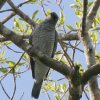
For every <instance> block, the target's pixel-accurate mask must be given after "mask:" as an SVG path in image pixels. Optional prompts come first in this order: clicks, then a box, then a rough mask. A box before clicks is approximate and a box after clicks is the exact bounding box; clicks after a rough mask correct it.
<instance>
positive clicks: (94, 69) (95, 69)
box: [82, 63, 100, 85]
mask: <svg viewBox="0 0 100 100" xmlns="http://www.w3.org/2000/svg"><path fill="white" fill-rule="evenodd" d="M98 74H100V63H98V64H95V65H93V66H91V67H90V68H89V69H88V70H87V71H86V72H85V73H84V74H83V76H82V84H84V85H85V84H86V83H87V82H88V81H89V80H90V79H91V78H92V77H93V76H95V75H98Z"/></svg>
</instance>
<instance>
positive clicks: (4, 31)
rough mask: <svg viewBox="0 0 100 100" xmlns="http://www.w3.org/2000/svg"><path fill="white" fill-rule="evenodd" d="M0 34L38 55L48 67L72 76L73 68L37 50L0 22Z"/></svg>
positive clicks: (30, 53) (28, 51) (33, 54)
mask: <svg viewBox="0 0 100 100" xmlns="http://www.w3.org/2000/svg"><path fill="white" fill-rule="evenodd" d="M0 34H1V35H3V36H4V37H6V38H7V39H9V40H11V41H12V42H13V43H15V44H16V45H17V46H18V47H19V48H21V49H23V50H24V51H25V52H27V53H28V54H29V55H30V56H34V57H38V59H39V60H40V61H41V62H42V63H44V64H46V65H47V66H48V67H50V68H53V69H54V70H56V71H58V72H60V73H61V74H63V75H65V76H68V77H71V74H72V72H73V70H72V69H71V68H70V67H69V66H67V65H66V64H63V63H62V62H58V61H57V60H54V59H52V58H49V57H48V56H46V55H44V54H43V53H42V52H40V51H38V50H36V49H35V48H34V47H32V46H31V45H30V44H29V43H27V42H26V41H25V40H23V39H22V37H20V36H18V35H16V34H15V33H14V32H13V31H10V30H9V29H8V28H6V27H5V26H4V25H2V23H0Z"/></svg>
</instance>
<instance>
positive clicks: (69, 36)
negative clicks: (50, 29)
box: [58, 33, 79, 41]
mask: <svg viewBox="0 0 100 100" xmlns="http://www.w3.org/2000/svg"><path fill="white" fill-rule="evenodd" d="M58 39H59V40H64V41H66V40H79V37H78V34H77V33H74V34H64V33H59V34H58Z"/></svg>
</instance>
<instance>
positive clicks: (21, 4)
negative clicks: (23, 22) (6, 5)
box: [0, 1, 30, 13]
mask: <svg viewBox="0 0 100 100" xmlns="http://www.w3.org/2000/svg"><path fill="white" fill-rule="evenodd" d="M28 2H30V1H25V2H22V3H20V4H19V5H18V6H17V7H18V8H19V7H21V6H23V5H24V4H27V3H28ZM8 11H13V9H6V10H1V11H0V13H3V12H8Z"/></svg>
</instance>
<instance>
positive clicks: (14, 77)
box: [11, 69, 16, 100]
mask: <svg viewBox="0 0 100 100" xmlns="http://www.w3.org/2000/svg"><path fill="white" fill-rule="evenodd" d="M13 79H14V92H13V95H12V97H11V100H13V98H14V96H15V92H16V76H15V73H14V69H13Z"/></svg>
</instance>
